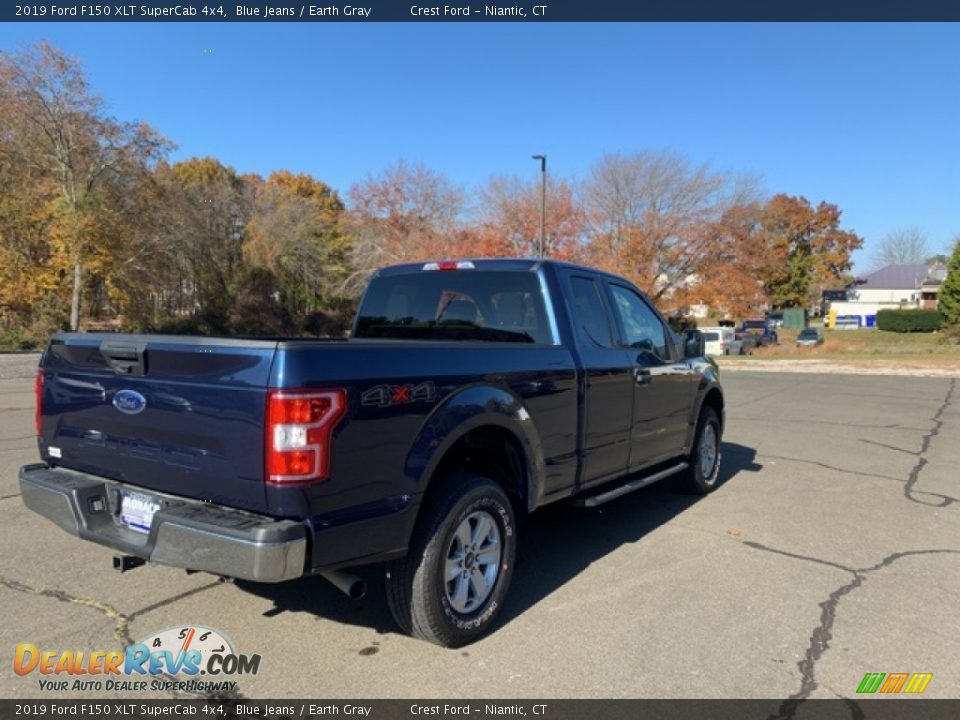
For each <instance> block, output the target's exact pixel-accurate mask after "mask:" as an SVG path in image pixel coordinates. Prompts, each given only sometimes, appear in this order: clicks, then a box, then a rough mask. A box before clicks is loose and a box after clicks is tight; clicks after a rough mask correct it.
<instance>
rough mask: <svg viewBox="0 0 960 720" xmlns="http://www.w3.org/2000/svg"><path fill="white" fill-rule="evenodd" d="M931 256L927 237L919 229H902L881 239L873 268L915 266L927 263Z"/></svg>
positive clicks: (874, 257)
mask: <svg viewBox="0 0 960 720" xmlns="http://www.w3.org/2000/svg"><path fill="white" fill-rule="evenodd" d="M929 255H930V251H929V249H928V246H927V237H926V235H924V234H923V233H922V232H921V231H920V230H918V229H917V228H902V229H900V230H895V231H893V232H892V233H889V234H887V235H885V236H884V237H882V238H880V241H879V243H878V244H877V249H876V251H875V253H874V256H873V266H874V267H875V268H882V267H886V266H887V265H915V264H919V263H922V262H925V261H926V259H927V257H929Z"/></svg>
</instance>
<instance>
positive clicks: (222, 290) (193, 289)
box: [155, 157, 252, 332]
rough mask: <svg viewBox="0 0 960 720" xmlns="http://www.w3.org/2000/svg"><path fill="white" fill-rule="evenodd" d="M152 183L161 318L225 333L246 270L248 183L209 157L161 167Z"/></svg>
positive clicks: (249, 192) (229, 168) (249, 194)
mask: <svg viewBox="0 0 960 720" xmlns="http://www.w3.org/2000/svg"><path fill="white" fill-rule="evenodd" d="M156 179H157V183H158V186H159V192H160V193H161V196H160V199H159V200H158V205H159V207H158V212H159V213H160V215H161V218H162V223H161V229H160V231H159V233H158V235H157V237H156V238H155V243H156V244H157V245H159V246H161V247H162V248H163V249H164V252H165V253H167V254H168V257H169V262H168V263H167V264H166V267H164V268H160V269H158V272H160V273H162V275H161V276H160V277H158V280H159V282H158V283H157V293H158V294H157V304H158V307H159V308H160V312H159V315H160V316H161V317H162V316H170V315H173V316H181V317H182V316H195V317H197V318H198V319H199V320H200V321H201V325H202V326H203V329H205V330H206V331H210V332H220V331H223V330H224V329H225V328H226V324H227V316H228V314H229V310H230V303H231V300H232V295H233V292H234V290H235V285H236V283H237V281H238V278H239V277H240V276H241V275H242V273H243V272H244V270H245V267H244V264H243V257H242V251H243V238H244V231H245V229H246V226H247V223H248V221H249V220H250V214H251V207H252V191H251V188H250V184H249V183H247V182H245V180H244V178H243V177H242V176H241V175H239V174H238V173H237V172H236V171H235V170H234V169H233V168H231V167H228V166H225V165H223V164H222V163H220V162H219V161H218V160H216V159H215V158H210V157H206V158H191V159H189V160H185V161H182V162H178V163H176V164H174V165H166V164H161V165H160V166H159V167H158V168H157V172H156Z"/></svg>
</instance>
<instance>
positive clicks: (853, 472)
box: [757, 453, 905, 483]
mask: <svg viewBox="0 0 960 720" xmlns="http://www.w3.org/2000/svg"><path fill="white" fill-rule="evenodd" d="M757 457H758V458H771V459H773V460H786V461H787V462H796V463H804V464H806V465H816V466H817V467H822V468H824V469H826V470H833V471H835V472H838V473H842V474H844V475H859V476H860V477H869V478H880V479H881V480H894V481H896V482H899V483H902V482H905V481H904V480H903V478H898V477H896V476H895V475H881V474H879V473H871V472H863V471H861V470H851V469H850V468H842V467H838V466H836V465H829V464H827V463H825V462H820V461H819V460H808V459H806V458H796V457H788V456H786V455H767V454H765V453H757Z"/></svg>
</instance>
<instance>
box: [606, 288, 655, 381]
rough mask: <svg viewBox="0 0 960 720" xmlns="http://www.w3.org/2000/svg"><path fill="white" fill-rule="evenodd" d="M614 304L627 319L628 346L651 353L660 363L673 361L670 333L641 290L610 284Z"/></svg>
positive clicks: (624, 327)
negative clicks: (639, 293) (668, 345)
mask: <svg viewBox="0 0 960 720" xmlns="http://www.w3.org/2000/svg"><path fill="white" fill-rule="evenodd" d="M610 291H611V292H612V293H613V301H614V305H615V307H616V309H617V313H618V314H619V316H620V320H621V322H622V323H623V332H624V339H625V341H626V344H627V346H628V347H630V348H632V349H634V350H640V351H641V352H642V353H644V354H646V355H649V356H650V359H651V360H652V361H653V362H656V363H658V364H659V363H663V362H669V361H670V351H669V350H668V349H667V334H666V332H665V331H664V328H663V323H662V322H660V318H659V317H657V315H656V313H654V311H653V309H652V308H651V307H650V306H649V305H648V304H647V303H646V301H645V300H644V299H643V298H641V297H640V296H639V295H637V293H635V292H634V291H633V290H630V289H629V288H626V287H624V286H622V285H613V284H611V285H610Z"/></svg>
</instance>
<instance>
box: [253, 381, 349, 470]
mask: <svg viewBox="0 0 960 720" xmlns="http://www.w3.org/2000/svg"><path fill="white" fill-rule="evenodd" d="M346 407H347V394H346V392H345V391H343V390H323V391H300V390H269V391H268V393H267V422H266V439H265V440H266V444H265V448H266V453H265V458H264V459H265V465H264V475H265V478H266V482H267V483H268V484H269V485H280V486H284V487H286V486H290V485H308V484H310V483H315V482H320V481H322V480H325V479H326V478H327V473H328V472H329V469H330V433H331V432H332V431H333V428H334V426H335V425H336V424H337V421H339V420H340V418H341V417H343V413H344V411H345V410H346Z"/></svg>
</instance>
